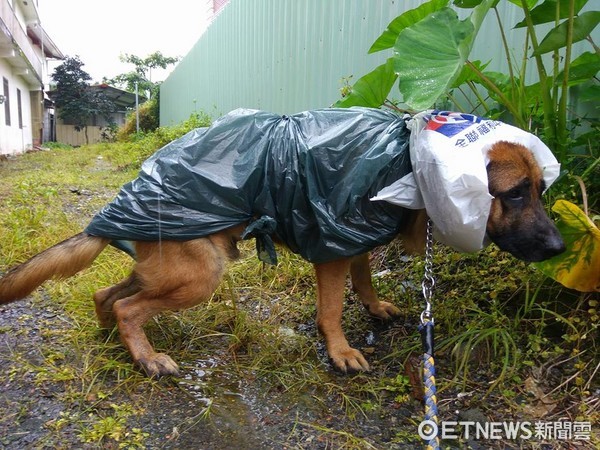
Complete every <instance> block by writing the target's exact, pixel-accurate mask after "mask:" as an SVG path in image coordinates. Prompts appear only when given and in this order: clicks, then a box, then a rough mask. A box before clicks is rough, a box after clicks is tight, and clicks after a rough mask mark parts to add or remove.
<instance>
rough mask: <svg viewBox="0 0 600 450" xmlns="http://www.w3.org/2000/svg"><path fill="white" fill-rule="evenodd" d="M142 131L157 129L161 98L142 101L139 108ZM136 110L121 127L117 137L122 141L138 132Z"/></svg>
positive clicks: (130, 113)
mask: <svg viewBox="0 0 600 450" xmlns="http://www.w3.org/2000/svg"><path fill="white" fill-rule="evenodd" d="M138 114H139V125H140V131H141V132H144V133H148V132H152V131H154V130H156V129H157V128H158V127H159V125H160V117H159V99H158V98H157V97H154V98H151V99H150V100H148V101H146V102H144V103H142V104H141V105H140V107H139V110H138ZM136 122H137V118H136V112H135V111H130V112H129V114H128V115H127V120H126V121H125V124H124V125H123V126H122V127H121V128H119V131H118V133H117V139H118V140H120V141H122V140H124V139H126V138H127V137H128V136H131V135H133V134H134V133H137V123H136Z"/></svg>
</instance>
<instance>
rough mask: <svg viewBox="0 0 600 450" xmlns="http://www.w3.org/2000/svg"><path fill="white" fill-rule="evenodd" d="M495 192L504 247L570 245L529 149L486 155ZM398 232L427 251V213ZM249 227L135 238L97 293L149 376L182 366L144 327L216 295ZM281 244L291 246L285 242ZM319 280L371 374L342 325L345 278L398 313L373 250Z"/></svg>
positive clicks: (49, 260) (385, 311)
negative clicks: (127, 267)
mask: <svg viewBox="0 0 600 450" xmlns="http://www.w3.org/2000/svg"><path fill="white" fill-rule="evenodd" d="M488 157H489V164H488V166H487V172H488V180H489V192H490V194H491V195H492V196H493V200H492V204H491V211H490V214H489V219H488V221H487V235H488V236H489V238H490V239H491V240H492V241H493V242H494V243H495V244H496V245H497V246H498V247H499V248H500V249H501V250H504V251H507V252H510V253H511V254H513V255H514V256H515V257H517V258H519V259H521V260H524V261H541V260H544V259H547V258H550V257H552V256H554V255H556V254H558V253H561V252H562V251H563V250H564V243H563V241H562V239H561V237H560V234H559V232H558V230H557V229H556V227H555V226H554V224H553V223H552V221H551V220H550V219H549V217H548V216H547V215H546V213H545V211H544V206H543V204H542V201H541V194H542V192H543V191H544V181H543V178H542V171H541V169H540V167H539V166H538V164H537V163H536V161H535V159H534V157H533V155H532V153H531V151H530V150H529V149H527V148H525V147H523V146H521V145H518V144H513V143H508V142H498V143H496V144H494V146H493V147H492V148H491V150H490V151H489V154H488ZM410 214H411V220H409V221H408V222H407V224H406V226H405V227H404V230H403V231H402V233H401V238H402V239H403V240H404V242H405V244H406V245H405V247H411V248H412V250H416V251H419V250H422V249H423V246H424V243H425V230H426V220H427V216H426V213H425V211H424V210H420V211H412V212H411V213H410ZM245 226H246V224H240V225H239V226H235V227H232V228H229V229H226V230H224V231H221V232H218V233H215V234H212V235H209V236H207V237H203V238H198V239H193V240H188V241H161V242H147V241H144V242H142V241H138V242H135V243H134V246H135V251H136V254H137V262H136V264H135V266H134V268H133V272H132V274H131V275H130V276H129V277H128V278H126V279H125V280H123V281H121V282H120V283H118V284H116V285H114V286H111V287H107V288H105V289H101V290H99V291H98V292H96V293H95V294H94V302H95V307H96V314H97V316H98V320H99V322H100V325H101V326H102V327H106V328H110V327H113V326H114V325H115V324H116V325H117V327H118V330H119V333H120V337H121V340H122V342H123V343H124V344H125V345H126V347H127V348H128V350H129V352H130V353H131V356H132V358H133V361H134V362H135V363H136V364H138V365H139V366H141V368H142V369H143V370H144V371H145V372H146V373H147V374H148V376H151V377H158V376H164V375H176V374H178V367H177V364H176V363H175V362H174V361H173V360H172V359H171V358H170V357H169V356H168V355H166V354H162V353H157V352H155V351H154V349H153V347H152V346H151V344H150V343H149V341H148V339H147V337H146V335H145V333H144V331H143V329H142V326H143V325H144V324H145V323H146V322H147V321H148V320H149V319H151V318H152V317H154V316H156V315H157V314H159V313H161V312H163V311H167V310H182V309H185V308H190V307H192V306H195V305H197V304H199V303H200V302H202V301H204V300H207V299H209V298H210V297H211V295H212V293H213V292H214V290H215V289H216V288H217V286H218V285H219V282H220V280H221V277H222V275H223V272H224V271H225V268H226V263H227V262H228V261H230V260H234V259H235V258H236V257H237V255H238V250H237V247H236V243H237V242H238V241H239V240H240V239H241V234H242V232H243V231H244V229H245ZM109 243H110V239H107V238H103V237H96V236H91V235H88V234H85V233H80V234H77V235H75V236H73V237H71V238H69V239H67V240H65V241H63V242H61V243H59V244H57V245H55V246H53V247H51V248H49V249H47V250H45V251H43V252H42V253H40V254H38V255H36V256H34V257H33V258H31V259H30V260H28V261H26V262H24V263H22V264H21V265H19V266H17V267H15V268H13V269H12V270H10V271H9V272H8V273H6V274H5V276H4V277H3V278H2V279H0V304H4V303H8V302H11V301H14V300H18V299H21V298H23V297H25V296H27V295H28V294H30V293H31V292H32V291H33V290H34V289H35V288H37V287H38V286H40V285H41V284H42V283H43V282H44V281H46V280H48V279H50V278H66V277H70V276H72V275H74V274H75V273H77V272H79V271H81V270H83V269H84V268H86V267H88V266H89V265H90V264H91V263H92V262H93V261H94V259H95V258H96V257H97V256H98V255H99V254H100V253H101V252H102V250H103V249H104V248H105V247H106V246H107V245H108V244H109ZM283 244H285V242H284V243H283ZM314 268H315V273H316V279H317V318H316V321H317V325H318V329H319V331H320V333H321V334H322V335H323V336H324V338H325V341H326V345H327V351H328V354H329V357H330V358H331V360H332V361H333V364H334V366H335V367H336V368H337V369H339V370H341V371H342V372H348V371H367V370H369V364H368V363H367V361H366V360H365V358H364V357H363V355H362V354H361V353H360V352H359V351H358V350H356V349H354V348H352V347H350V345H349V344H348V341H347V340H346V337H345V335H344V332H343V330H342V325H341V319H342V307H343V299H344V287H345V283H346V277H347V275H348V274H350V277H351V280H352V287H353V289H354V291H355V292H356V293H357V295H358V297H359V298H360V301H361V302H362V304H363V305H364V306H365V308H366V310H367V311H368V313H369V314H370V315H372V316H374V317H376V318H379V319H382V320H388V319H390V318H392V317H394V316H397V315H398V314H399V312H400V311H399V309H398V308H397V307H396V306H394V305H392V304H391V303H388V302H385V301H381V300H379V299H378V297H377V293H376V292H375V290H374V288H373V285H372V282H371V274H370V269H369V255H368V253H365V254H362V255H360V256H355V257H352V258H340V259H337V260H334V261H331V262H326V263H319V264H314Z"/></svg>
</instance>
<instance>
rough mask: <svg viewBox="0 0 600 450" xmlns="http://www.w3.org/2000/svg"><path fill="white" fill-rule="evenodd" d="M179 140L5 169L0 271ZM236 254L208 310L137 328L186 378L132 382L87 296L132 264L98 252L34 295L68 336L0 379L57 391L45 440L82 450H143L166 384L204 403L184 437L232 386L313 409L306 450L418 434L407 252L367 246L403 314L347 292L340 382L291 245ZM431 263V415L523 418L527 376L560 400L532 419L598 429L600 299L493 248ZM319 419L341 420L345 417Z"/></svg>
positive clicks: (416, 273)
mask: <svg viewBox="0 0 600 450" xmlns="http://www.w3.org/2000/svg"><path fill="white" fill-rule="evenodd" d="M181 131H182V130H179V132H181ZM172 133H174V132H172V131H165V130H163V131H162V132H161V133H159V134H158V135H151V136H145V137H144V136H138V137H137V138H136V140H134V141H129V142H126V143H115V144H98V145H92V146H87V147H82V148H79V149H70V148H53V149H51V150H49V151H44V152H37V153H31V154H27V155H24V156H20V157H18V158H15V159H10V160H9V161H7V162H0V243H1V247H0V270H5V269H6V268H8V267H10V266H12V265H14V264H16V263H18V262H19V261H22V260H24V259H26V258H27V257H30V256H32V255H33V254H35V253H37V252H39V251H41V250H43V249H45V248H47V247H48V246H50V245H53V244H54V243H56V242H58V241H59V240H61V239H64V238H67V237H69V236H70V235H72V234H74V233H77V232H79V231H80V230H81V228H82V227H83V226H85V224H86V222H87V220H89V218H90V217H91V215H92V214H93V213H94V211H96V210H98V209H99V208H100V207H101V206H102V205H103V204H104V203H106V201H107V200H108V199H110V198H111V197H112V196H113V195H114V194H115V193H116V191H117V190H118V188H119V187H120V186H121V185H122V184H123V183H125V182H127V181H129V180H131V179H132V178H133V177H135V174H136V172H137V167H138V166H139V162H140V161H141V160H142V159H143V158H144V157H146V156H148V155H149V154H150V153H152V151H153V149H155V148H157V147H159V146H160V145H163V144H164V142H163V141H164V140H165V139H172V138H173V137H174V136H173V134H172ZM241 250H242V258H241V260H240V261H239V262H238V263H237V264H235V265H233V266H232V268H231V269H230V271H229V273H228V275H227V276H226V279H225V282H224V283H222V286H221V287H220V288H219V289H218V290H217V292H216V293H215V296H214V298H213V299H212V300H211V301H210V302H208V304H206V305H204V306H202V307H199V308H195V309H192V310H188V311H184V312H181V313H177V314H175V313H173V314H165V315H163V316H162V317H160V318H159V319H157V320H155V321H153V322H152V323H150V324H149V325H148V326H147V329H148V334H149V336H150V339H151V340H152V341H153V344H154V345H155V347H156V348H157V350H158V351H165V352H167V353H169V354H170V355H171V356H173V357H174V359H175V360H176V361H178V362H179V363H180V364H181V367H182V368H183V370H184V372H185V373H187V374H188V375H186V376H185V377H184V378H183V379H181V380H175V381H169V380H161V381H156V380H148V379H147V378H145V377H143V376H142V375H141V374H140V373H139V372H138V371H137V370H136V369H135V368H133V367H132V365H131V363H130V359H129V355H128V353H127V352H126V351H125V350H124V348H123V347H122V346H121V345H120V343H119V342H118V338H117V336H116V334H115V333H114V332H113V333H107V334H105V333H102V332H101V331H100V330H98V328H97V326H96V321H95V317H94V311H93V304H92V302H91V300H90V298H91V295H92V294H93V292H94V291H95V290H96V289H98V288H100V287H103V286H106V285H109V284H112V283H115V282H117V281H119V280H120V279H122V278H123V277H124V276H126V275H127V274H128V271H129V270H130V267H131V261H130V259H129V257H127V256H125V255H124V254H122V253H120V252H118V251H117V250H113V249H109V250H107V251H106V252H104V253H103V254H102V255H101V256H100V257H99V258H98V259H97V260H96V262H95V263H94V265H93V267H92V268H90V269H88V270H86V271H84V272H82V273H81V274H79V275H77V276H75V277H73V278H71V279H69V280H66V281H61V282H49V283H46V285H45V286H44V287H43V289H42V290H40V291H39V292H38V293H37V294H36V299H35V302H36V303H37V304H40V305H45V304H47V303H48V298H50V299H51V302H52V303H53V304H55V307H56V308H57V310H58V311H59V312H60V314H64V322H65V326H64V327H59V328H58V329H57V328H56V327H54V328H52V327H51V328H49V329H45V328H43V326H42V327H40V329H41V330H42V333H45V337H46V338H47V339H48V340H49V341H52V342H53V343H54V344H53V345H52V346H49V347H48V348H44V347H43V346H42V347H40V348H38V349H37V351H38V352H39V354H40V355H42V357H41V358H40V359H39V360H38V361H34V362H32V361H30V360H29V359H28V358H27V357H26V355H22V354H19V353H15V354H14V355H13V357H14V364H13V365H12V367H10V368H8V369H6V373H7V374H9V376H10V377H11V379H13V380H16V379H19V378H24V379H31V380H32V383H33V384H34V385H36V386H39V387H42V388H43V387H44V386H46V387H47V386H49V385H52V386H60V394H57V395H60V398H61V399H62V400H64V401H65V402H68V403H69V404H71V405H73V407H72V408H71V409H70V410H69V411H66V412H64V413H63V414H62V415H61V416H60V417H57V418H56V419H55V420H54V421H52V422H51V423H49V424H47V427H46V428H47V429H48V430H49V437H48V439H49V440H50V441H48V442H61V439H63V438H64V439H66V438H65V437H64V436H66V435H67V430H73V429H75V430H76V431H75V432H76V434H77V439H79V440H80V442H81V444H90V445H98V446H102V445H109V444H110V443H111V442H112V443H116V444H115V445H118V446H120V447H124V448H144V446H146V445H147V443H148V439H150V433H152V430H151V429H148V427H146V428H144V427H143V426H140V420H141V419H140V418H142V417H143V416H144V414H146V413H147V412H146V411H145V406H144V405H145V404H146V403H147V402H148V401H149V400H148V399H149V398H150V399H153V398H157V399H158V398H162V397H163V396H164V395H165V393H168V392H171V393H172V392H174V391H176V392H185V393H186V395H191V396H192V398H194V399H196V401H199V400H198V399H199V398H201V399H202V400H201V401H202V402H204V403H203V404H205V405H206V406H205V407H204V408H203V409H201V410H200V411H195V412H194V413H195V414H194V418H193V420H192V419H190V420H192V422H190V423H188V424H187V425H186V426H182V428H181V430H188V431H186V432H191V431H189V430H192V429H193V428H194V427H195V426H197V423H201V422H210V421H211V420H217V421H223V420H224V419H223V416H222V414H223V408H224V407H223V405H224V403H223V402H224V400H223V399H224V398H227V396H228V395H230V392H229V391H230V390H235V389H234V388H232V389H230V385H232V384H233V385H235V384H236V383H238V384H239V383H244V386H246V387H247V389H249V390H250V391H251V392H253V395H254V397H255V398H256V399H258V400H260V399H263V401H264V402H270V401H272V399H271V397H272V396H273V395H277V396H279V397H280V398H281V399H282V400H281V403H280V404H278V406H279V407H280V408H281V409H282V410H285V409H286V408H291V407H292V406H291V405H294V407H298V408H299V410H300V408H305V409H306V410H307V411H309V413H307V416H305V417H298V418H297V419H296V421H295V425H294V428H293V430H292V432H291V433H290V436H289V439H290V440H291V441H290V442H294V443H295V444H293V445H296V447H297V448H301V447H303V445H304V444H302V443H303V442H304V443H305V444H306V446H307V448H310V446H311V445H312V444H315V445H317V443H318V444H319V445H322V446H323V448H325V447H326V448H382V447H384V446H387V444H382V442H383V441H378V440H377V439H376V438H375V437H374V436H370V435H368V434H366V435H365V433H366V432H365V431H364V429H361V428H360V427H359V430H360V432H358V433H357V432H356V430H355V428H356V427H357V424H362V426H363V427H366V425H365V424H368V423H372V422H376V423H382V424H386V425H390V424H395V425H394V427H392V428H395V429H392V430H389V435H388V436H387V438H386V439H387V441H386V442H388V444H389V443H391V444H398V445H400V443H403V442H406V441H407V440H409V441H413V440H415V439H416V425H417V424H418V423H419V421H420V420H421V419H420V415H421V412H420V405H419V403H418V402H416V401H415V399H414V397H413V393H415V392H417V391H418V386H415V384H418V383H417V382H416V381H415V380H414V379H413V378H414V377H413V378H411V375H410V373H409V372H411V366H414V365H415V362H414V361H415V357H416V356H418V355H419V353H420V351H421V350H420V337H419V335H418V331H417V327H416V325H417V323H418V317H419V314H420V312H421V309H422V304H421V298H420V280H421V276H422V273H423V261H422V259H421V258H419V257H416V258H412V257H407V256H406V255H404V254H403V252H402V249H401V247H400V246H398V245H392V246H390V247H388V248H386V249H380V250H378V251H376V252H375V253H374V255H373V262H374V266H375V267H374V272H375V273H378V276H377V277H376V278H375V283H376V287H377V289H378V290H379V292H380V293H381V295H382V297H385V298H388V299H391V300H392V301H393V302H394V303H395V304H397V305H401V308H402V310H403V315H404V317H403V318H402V319H401V320H400V321H399V322H398V323H397V324H396V325H395V326H393V327H382V326H378V325H377V324H375V323H374V322H373V321H372V320H370V319H368V318H366V317H365V315H364V313H363V311H362V307H360V306H359V305H358V302H357V301H356V299H354V298H353V295H352V294H349V301H348V304H347V306H346V313H345V316H344V327H345V330H346V331H347V335H348V337H349V339H350V340H351V344H352V345H355V346H358V347H359V348H361V349H362V350H363V352H365V353H366V354H367V357H368V358H369V360H370V362H371V363H372V365H373V367H374V370H373V373H371V374H358V375H354V376H350V377H341V376H339V375H337V374H335V373H334V372H332V370H331V367H330V366H329V365H328V363H327V359H326V356H325V353H324V349H323V344H322V342H321V340H320V338H319V336H318V334H317V332H316V329H315V327H314V316H315V300H314V299H315V282H314V279H313V276H312V268H311V266H310V265H309V264H307V263H306V262H304V261H302V260H301V259H300V258H298V257H296V256H295V255H292V254H290V253H288V252H285V251H284V252H282V253H281V254H280V263H279V265H278V266H277V267H275V268H273V267H266V266H263V265H261V264H260V263H258V261H257V260H256V257H255V254H254V248H253V243H243V245H242V248H241ZM434 268H435V272H436V279H437V288H436V294H435V320H436V338H437V349H438V351H437V360H436V365H437V368H438V384H439V385H438V389H439V390H440V395H439V398H440V411H441V414H442V418H444V417H445V418H447V419H448V420H451V419H452V418H453V417H454V416H453V414H454V410H455V409H457V408H461V409H469V408H479V409H481V410H483V411H484V412H485V414H487V415H488V417H490V418H492V419H493V420H507V418H510V417H521V415H522V414H524V409H523V405H524V403H531V404H534V405H535V404H537V403H536V402H540V403H542V401H543V400H545V399H542V398H539V396H537V394H532V393H531V392H528V391H526V390H525V389H524V388H523V382H524V380H526V379H527V380H529V379H534V380H535V385H536V386H537V387H538V388H539V390H540V391H541V392H544V393H546V394H547V395H548V396H549V397H551V398H552V401H553V402H554V403H553V404H555V405H556V408H555V409H554V410H553V411H552V412H547V413H546V415H545V416H541V417H544V418H556V417H564V416H565V415H567V416H568V417H571V418H573V420H575V418H577V419H578V420H589V421H592V422H593V423H594V424H597V423H598V419H599V417H600V410H599V408H600V405H599V404H598V402H597V401H594V398H595V397H594V392H597V389H598V382H597V380H594V375H595V374H597V372H598V365H597V364H598V359H597V355H598V336H597V327H598V316H597V313H594V311H596V309H595V308H597V306H596V305H597V297H593V296H592V295H585V294H576V293H573V292H571V291H566V290H563V289H560V288H559V287H557V286H556V285H555V284H554V283H550V282H548V281H547V280H545V279H544V278H543V277H542V276H541V275H540V273H539V272H536V271H535V270H534V269H533V268H532V267H531V266H529V265H526V264H525V263H521V262H518V261H515V259H514V258H512V257H510V256H508V255H506V254H503V253H501V252H499V251H498V250H497V249H495V248H493V247H491V248H489V249H487V250H485V251H482V252H480V253H478V254H475V255H458V254H456V253H454V252H450V251H448V250H446V249H444V248H442V247H439V246H436V249H435V261H434ZM23 320H24V321H26V318H23ZM41 325H43V324H41ZM22 331H23V333H24V339H27V336H26V334H25V332H26V329H23V330H22ZM4 332H7V330H3V329H0V333H4ZM412 369H414V367H412ZM416 370H417V372H418V368H417V369H416ZM412 372H413V373H414V372H415V370H412ZM199 373H202V375H198V374H199ZM254 390H255V391H254ZM194 392H200V393H201V395H200V397H195V394H194V395H193V393H194ZM461 393H468V395H459V394H461ZM161 401H162V400H161ZM540 408H541V407H540ZM324 411H339V412H340V413H341V414H342V416H343V419H340V418H339V417H338V418H335V417H334V418H331V417H330V416H331V414H329V415H328V414H327V413H326V412H324ZM528 411H529V412H530V413H531V410H528ZM533 411H534V412H535V409H534V410H533ZM540 411H541V409H540ZM399 412H401V413H402V414H400V413H399ZM220 414H221V416H220ZM334 416H335V415H334ZM311 417H313V418H315V419H314V420H310V418H311ZM534 418H535V417H534ZM537 418H540V417H537ZM544 420H546V419H544ZM548 420H550V419H548ZM594 426H595V427H596V426H597V425H594ZM181 430H180V431H181ZM181 432H182V431H181ZM307 435H308V437H307ZM172 438H173V439H175V437H172ZM391 444H390V445H391Z"/></svg>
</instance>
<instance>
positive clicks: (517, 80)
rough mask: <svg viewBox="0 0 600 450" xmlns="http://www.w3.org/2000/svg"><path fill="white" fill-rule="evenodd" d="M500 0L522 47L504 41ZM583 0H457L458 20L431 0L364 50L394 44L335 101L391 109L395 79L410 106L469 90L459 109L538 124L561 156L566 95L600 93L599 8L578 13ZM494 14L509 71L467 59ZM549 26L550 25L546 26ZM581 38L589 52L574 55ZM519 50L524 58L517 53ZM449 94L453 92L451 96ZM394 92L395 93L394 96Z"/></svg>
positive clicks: (589, 97) (440, 1)
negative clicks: (516, 14) (532, 76)
mask: <svg viewBox="0 0 600 450" xmlns="http://www.w3.org/2000/svg"><path fill="white" fill-rule="evenodd" d="M500 2H503V3H505V5H503V6H509V5H506V3H508V2H510V3H513V4H515V5H517V6H518V7H519V8H520V9H521V11H522V14H523V19H522V20H521V21H520V22H518V23H517V24H514V25H513V26H514V28H523V29H524V30H525V39H524V44H523V49H522V52H515V51H514V49H512V48H510V47H509V44H508V39H507V33H509V31H507V28H506V25H505V24H503V23H502V20H501V14H500V12H499V10H498V5H499V3H500ZM587 3H588V0H545V1H542V2H539V1H538V0H454V2H453V4H454V6H456V7H459V8H463V9H465V10H470V14H469V15H468V17H466V18H465V19H463V20H460V19H459V18H458V15H457V13H456V11H455V10H454V9H452V8H451V7H450V6H449V4H450V0H430V1H428V2H425V3H423V4H422V5H420V6H419V7H417V8H415V9H412V10H409V11H406V12H405V13H403V14H402V15H400V16H398V17H396V18H395V19H394V20H392V22H390V24H389V25H388V27H387V29H386V30H385V31H384V32H383V33H382V34H381V36H380V37H379V38H378V39H377V40H376V41H375V42H374V43H373V45H372V46H371V48H370V50H369V52H370V53H373V52H379V51H382V50H389V49H392V50H393V55H392V56H391V57H390V58H389V59H388V60H387V61H386V62H385V63H384V64H382V65H381V66H379V67H377V68H375V69H374V70H373V71H372V72H370V73H368V74H367V75H365V76H363V77H362V78H360V79H358V80H357V81H356V83H355V84H354V85H353V86H352V88H351V89H350V90H349V92H346V95H345V97H344V98H342V99H341V100H340V101H339V102H337V104H336V105H337V106H341V107H345V106H369V107H374V108H378V107H380V106H388V107H394V108H395V107H396V105H397V103H396V102H394V101H391V100H390V93H391V91H392V89H393V87H394V85H396V84H397V85H398V92H399V94H401V98H402V103H403V104H404V105H405V106H406V109H408V110H422V109H427V108H431V107H433V106H434V105H435V104H436V102H442V101H445V100H448V98H450V100H452V99H453V97H452V92H453V91H455V90H462V91H465V90H466V91H469V92H470V95H469V97H470V98H472V99H475V100H474V101H471V103H470V104H469V103H467V105H460V104H456V105H455V106H456V107H457V108H458V109H462V110H465V109H471V110H475V109H477V108H483V109H484V110H485V112H486V115H500V114H508V115H509V121H511V122H513V123H514V124H515V125H517V126H519V127H521V128H523V129H526V130H535V131H536V132H537V133H538V134H540V135H541V136H542V137H543V139H544V140H545V141H546V143H547V144H548V146H549V147H550V148H551V149H553V151H554V152H555V153H556V156H557V157H558V159H559V160H560V161H564V160H565V158H566V156H567V149H568V146H569V144H570V142H571V141H570V138H571V136H570V132H571V131H572V130H570V129H569V125H570V122H569V110H568V105H569V93H570V88H572V87H573V86H575V85H580V84H583V83H587V84H588V85H587V86H586V89H585V93H584V95H581V96H580V101H583V100H586V101H597V100H598V99H600V85H599V84H598V79H597V78H596V76H597V73H598V71H599V70H600V50H599V49H598V47H597V46H596V45H595V43H594V42H593V40H592V38H591V33H592V31H593V30H594V29H595V27H596V26H597V25H598V22H599V21H600V11H587V12H580V11H581V10H582V8H583V7H584V6H585V5H586V4H587ZM492 13H493V14H494V16H495V17H496V19H497V20H496V22H497V24H498V27H499V32H500V36H501V39H500V42H499V45H502V47H503V52H504V57H505V59H506V63H507V67H508V73H499V72H494V71H491V70H487V67H488V66H489V61H485V62H481V61H472V60H470V59H469V55H470V53H471V50H472V48H473V43H474V42H475V39H476V37H477V35H478V32H479V31H480V28H481V25H482V23H483V20H484V19H485V17H486V16H488V15H490V14H492ZM549 27H550V30H549V31H547V32H545V31H546V30H547V29H548V28H549ZM583 40H586V41H588V42H589V44H590V51H587V52H584V53H582V54H581V55H579V56H577V57H576V58H574V57H573V44H574V43H576V42H579V41H583ZM519 53H521V54H522V56H515V55H518V54H519ZM531 64H534V66H535V69H536V74H537V80H536V81H535V82H533V83H530V84H527V81H526V77H525V74H526V72H527V69H528V67H529V65H531ZM449 96H450V97H449ZM392 97H393V95H392Z"/></svg>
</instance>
